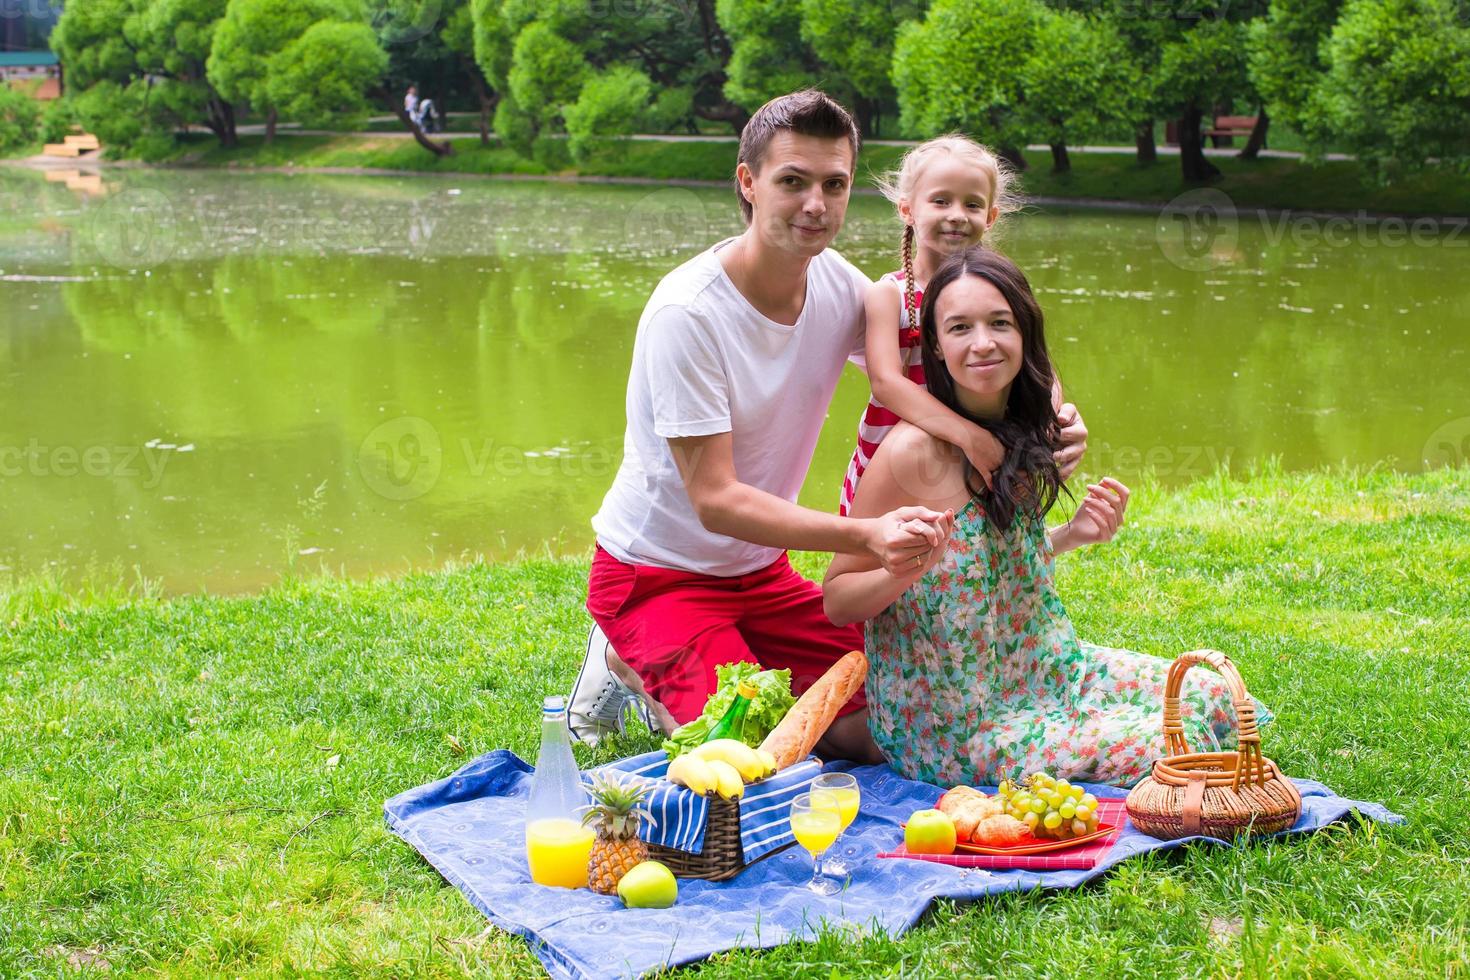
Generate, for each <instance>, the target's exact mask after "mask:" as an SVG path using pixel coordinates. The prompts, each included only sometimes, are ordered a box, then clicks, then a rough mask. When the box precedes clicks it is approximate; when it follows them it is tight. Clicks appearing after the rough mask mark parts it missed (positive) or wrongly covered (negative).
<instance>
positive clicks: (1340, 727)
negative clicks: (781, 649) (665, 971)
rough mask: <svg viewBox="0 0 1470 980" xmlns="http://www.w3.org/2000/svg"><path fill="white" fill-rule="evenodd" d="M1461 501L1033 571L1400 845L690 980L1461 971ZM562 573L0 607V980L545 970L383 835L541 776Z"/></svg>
mask: <svg viewBox="0 0 1470 980" xmlns="http://www.w3.org/2000/svg"><path fill="white" fill-rule="evenodd" d="M1467 487H1470V469H1465V468H1462V469H1459V470H1445V471H1438V472H1433V473H1429V474H1424V475H1416V476H1396V475H1393V474H1389V473H1384V472H1371V473H1366V474H1365V473H1340V474H1331V475H1329V474H1307V475H1283V474H1279V473H1275V472H1266V473H1264V474H1260V475H1255V476H1251V477H1246V478H1238V479H1231V478H1229V477H1218V478H1213V479H1209V480H1205V481H1201V482H1198V483H1195V484H1193V485H1191V486H1189V487H1187V488H1185V489H1183V490H1178V491H1168V492H1166V491H1162V490H1157V489H1155V488H1152V487H1149V486H1141V487H1139V488H1137V491H1136V493H1135V495H1134V502H1135V505H1134V509H1133V514H1132V519H1131V520H1130V522H1129V526H1128V528H1127V529H1126V530H1125V532H1124V533H1123V534H1122V536H1121V537H1120V538H1119V540H1118V541H1117V542H1115V543H1114V544H1113V545H1111V546H1108V547H1103V548H1094V549H1088V550H1086V551H1084V552H1082V553H1080V554H1073V555H1067V556H1065V557H1064V558H1063V559H1062V560H1061V563H1060V577H1061V588H1062V594H1063V596H1064V597H1065V598H1066V600H1067V601H1068V603H1069V606H1070V610H1071V613H1072V615H1073V617H1074V619H1075V621H1076V622H1077V625H1078V629H1079V632H1080V633H1081V634H1082V635H1083V636H1084V637H1087V638H1091V639H1093V640H1096V641H1100V642H1108V643H1114V644H1118V645H1122V646H1128V647H1132V648H1134V649H1138V650H1143V651H1147V652H1151V653H1156V654H1161V655H1172V654H1174V653H1177V652H1178V651H1181V650H1184V649H1189V648H1195V647H1200V646H1214V647H1218V648H1220V649H1223V650H1225V651H1227V652H1228V653H1230V654H1231V655H1232V656H1233V657H1234V658H1235V659H1236V662H1237V663H1238V664H1240V665H1241V667H1242V670H1243V673H1244V676H1245V678H1246V680H1247V683H1248V684H1249V685H1250V687H1251V690H1252V692H1253V693H1255V694H1256V695H1257V696H1259V697H1260V698H1261V699H1262V700H1264V701H1265V702H1267V703H1268V704H1269V705H1270V706H1271V707H1272V708H1273V709H1274V710H1275V711H1276V713H1277V716H1278V721H1277V723H1276V725H1275V726H1274V727H1272V728H1270V729H1268V730H1267V737H1266V750H1267V754H1268V755H1270V756H1272V757H1274V758H1275V759H1276V760H1277V761H1278V762H1279V763H1280V764H1281V766H1282V767H1283V768H1284V769H1285V771H1286V772H1287V773H1290V774H1292V775H1296V776H1299V777H1310V778H1314V779H1320V780H1322V781H1323V782H1326V783H1327V784H1328V785H1330V786H1332V787H1333V788H1334V789H1336V790H1338V791H1339V792H1341V793H1343V794H1345V795H1347V796H1351V797H1357V798H1366V799H1375V800H1381V801H1383V802H1385V803H1387V804H1388V805H1389V806H1390V807H1392V808H1393V809H1396V810H1398V811H1399V812H1401V813H1403V814H1405V815H1406V816H1407V817H1408V818H1409V819H1408V823H1407V824H1406V825H1405V826H1403V827H1398V828H1385V827H1378V826H1370V825H1356V824H1354V825H1345V826H1342V827H1340V828H1336V829H1333V830H1331V831H1329V832H1326V833H1323V834H1319V835H1315V836H1313V837H1311V838H1308V839H1302V840H1295V841H1288V842H1271V843H1258V844H1254V845H1251V846H1247V847H1241V848H1237V849H1229V848H1223V847H1193V848H1188V849H1185V850H1184V851H1183V852H1174V853H1173V855H1172V856H1150V857H1147V858H1144V859H1140V860H1137V861H1134V862H1130V863H1128V864H1126V865H1124V866H1122V867H1120V868H1119V869H1117V870H1115V871H1114V872H1113V873H1111V874H1110V875H1108V876H1106V877H1105V878H1103V879H1102V880H1100V881H1099V882H1097V883H1094V884H1093V885H1091V886H1089V887H1085V888H1082V889H1079V890H1075V891H1069V892H1047V893H1033V894H1025V895H1011V896H1007V897H1004V898H1001V899H998V900H988V901H983V902H979V903H976V904H971V905H963V906H956V905H953V904H950V903H942V904H941V905H940V906H939V907H938V908H936V909H935V910H934V911H933V912H932V913H931V914H929V915H928V916H927V917H926V919H925V921H924V922H923V923H921V924H920V926H919V927H918V928H916V929H915V930H913V931H912V932H910V933H909V934H908V935H906V936H904V937H903V938H901V939H899V940H897V941H889V940H886V939H877V938H870V939H866V940H863V941H859V942H854V941H852V940H850V939H847V938H841V937H838V936H836V935H832V936H829V937H828V938H826V939H825V940H824V941H822V942H819V943H814V944H802V945H789V946H786V947H782V948H780V949H777V950H773V951H769V952H754V953H753V952H733V953H729V954H724V955H720V956H718V957H716V958H715V959H714V960H712V961H710V962H709V963H707V964H705V965H703V966H701V967H698V968H697V972H698V973H699V974H700V975H701V976H710V977H742V978H743V977H749V976H767V977H781V978H784V977H790V976H811V977H817V976H820V977H846V976H871V975H888V976H905V977H908V976H950V975H955V974H956V973H963V974H968V975H978V974H982V973H984V974H994V975H999V976H1005V977H1015V976H1038V977H1040V976H1046V977H1061V976H1080V975H1085V976H1110V977H1111V976H1138V977H1156V976H1178V975H1208V976H1242V975H1248V976H1258V977H1270V976H1281V975H1291V974H1296V975H1301V974H1307V973H1310V974H1315V975H1331V976H1364V977H1370V976H1371V977H1378V976H1384V975H1390V976H1403V975H1419V976H1436V977H1443V976H1449V975H1455V974H1463V973H1465V972H1466V971H1467V969H1470V967H1467V962H1470V835H1467V830H1466V828H1467V799H1470V784H1467V773H1470V747H1467V740H1466V733H1467V732H1470V697H1467V692H1470V657H1467V656H1466V653H1467V651H1470V600H1467V597H1466V588H1465V583H1466V582H1467V581H1470V489H1467ZM823 564H824V562H823V561H822V560H821V558H820V557H818V556H802V557H801V561H800V567H801V568H802V569H803V570H804V571H805V572H807V573H808V574H812V575H816V574H819V573H820V571H821V569H822V567H823ZM585 574H586V561H585V559H583V558H578V559H552V558H531V559H527V560H523V561H520V562H517V563H513V564H503V565H484V564H478V565H470V566H463V567H455V568H448V569H445V570H442V571H438V572H433V573H425V574H417V575H411V576H408V577H406V578H402V579H396V580H386V581H376V582H353V581H346V580H338V579H320V580H315V579H314V580H297V579H290V578H288V579H286V580H285V581H283V582H282V583H281V584H279V585H278V586H276V587H273V588H272V589H270V590H269V591H267V592H265V593H263V594H260V595H257V596H248V597H237V598H219V597H209V596H196V597H186V598H177V599H168V600H164V599H160V598H157V597H154V596H151V595H149V594H147V592H146V591H144V592H139V591H136V590H133V591H118V590H107V589H98V590H95V591H93V592H91V593H89V594H86V595H79V594H76V593H66V592H62V591H60V590H59V589H57V588H56V587H54V586H53V585H50V584H47V583H45V582H36V581H31V582H25V583H14V582H13V583H9V584H8V586H6V587H5V588H3V589H0V630H3V633H0V759H3V760H4V765H3V768H0V975H3V976H7V977H11V976H54V975H58V974H62V973H66V972H68V963H69V962H70V963H72V964H76V965H79V966H80V967H81V968H82V969H83V970H92V971H99V970H100V969H101V968H102V967H101V964H102V962H103V961H105V962H106V964H108V965H109V966H110V967H111V973H112V974H113V975H119V974H148V975H154V976H169V977H171V976H191V977H192V976H204V975H211V976H219V975H228V976H252V975H254V976H274V975H280V974H290V975H294V974H299V973H307V972H310V973H316V972H328V973H335V974H338V975H342V976H354V977H356V976H363V975H366V976H385V977H387V976H393V977H404V976H460V975H463V974H466V973H475V974H479V975H488V976H495V977H516V976H537V975H539V974H540V967H539V965H538V963H537V961H536V960H535V959H534V958H533V957H532V956H531V955H530V954H529V953H528V952H527V951H526V948H525V946H524V944H523V942H522V941H521V940H519V939H515V938H511V937H509V936H506V935H503V934H500V933H498V932H494V931H490V930H487V928H486V923H485V921H484V919H483V918H482V917H481V916H480V915H479V914H478V913H477V912H475V911H473V910H472V909H471V907H470V906H469V904H468V903H467V902H466V901H465V900H464V899H463V898H461V896H460V894H459V893H458V892H457V891H455V890H454V889H453V888H451V887H449V886H447V885H446V884H445V882H444V881H443V880H442V879H441V878H440V877H439V876H438V875H437V874H436V873H435V872H434V871H433V870H432V869H430V868H429V867H428V866H427V865H426V864H424V863H423V862H422V861H421V860H420V859H419V858H418V857H417V856H416V855H415V853H414V852H413V851H412V850H411V849H410V848H409V847H408V845H406V844H404V843H403V842H401V841H400V840H398V839H397V838H395V837H393V836H392V835H391V834H389V833H388V831H387V830H386V828H385V826H384V823H383V819H382V815H381V809H380V808H381V804H382V801H383V800H384V799H385V798H387V797H388V796H391V795H393V794H395V793H397V792H399V791H401V790H404V789H406V788H409V787H411V786H415V785H418V784H420V783H423V782H425V781H427V780H431V779H436V778H439V777H441V776H444V775H445V774H447V773H449V772H450V771H452V770H453V769H454V768H456V767H458V766H459V765H461V764H462V763H464V762H465V761H467V760H468V759H470V758H473V757H474V756H475V755H478V754H479V753H482V752H485V751H488V750H490V749H494V748H498V747H509V748H511V749H513V750H515V751H516V752H517V753H519V754H521V755H522V756H530V757H534V752H535V740H536V738H537V734H536V718H537V708H538V705H539V701H540V698H541V696H542V695H543V694H545V693H547V692H557V691H564V690H565V689H566V688H567V686H568V685H569V683H570V681H571V678H572V676H573V673H574V671H575V670H576V667H577V664H578V661H579V651H580V649H581V645H582V642H583V638H584V636H585V629H586V623H587V620H586V617H585V614H584V612H583V611H582V609H581V598H582V595H583V591H584V588H585ZM655 745H656V743H655V741H654V740H653V738H652V737H651V736H649V735H648V734H647V733H644V732H641V731H640V732H639V733H638V734H636V735H632V734H630V735H629V736H627V737H625V738H624V739H623V740H622V741H621V742H620V743H619V744H616V745H605V746H603V747H602V748H600V749H599V750H598V751H596V752H581V759H582V761H583V762H584V763H592V762H597V761H603V760H606V759H610V758H613V757H615V756H617V755H624V754H629V753H632V752H637V751H644V750H647V749H650V748H652V747H654V746H655Z"/></svg>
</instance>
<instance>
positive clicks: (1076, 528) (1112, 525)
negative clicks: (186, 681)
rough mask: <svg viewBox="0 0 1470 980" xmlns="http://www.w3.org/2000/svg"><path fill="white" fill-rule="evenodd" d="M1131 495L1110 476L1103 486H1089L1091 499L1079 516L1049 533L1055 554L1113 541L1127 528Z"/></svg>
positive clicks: (1089, 498) (1082, 506)
mask: <svg viewBox="0 0 1470 980" xmlns="http://www.w3.org/2000/svg"><path fill="white" fill-rule="evenodd" d="M1128 494H1129V490H1128V488H1127V487H1125V486H1123V484H1121V483H1119V482H1118V481H1117V480H1115V479H1113V478H1112V477H1110V476H1107V477H1103V481H1102V483H1090V484H1088V486H1087V496H1086V497H1083V498H1082V505H1081V506H1080V507H1078V508H1077V513H1075V514H1073V515H1072V519H1071V520H1070V521H1068V522H1067V523H1065V524H1062V525H1060V526H1058V527H1054V528H1052V529H1051V531H1049V532H1048V533H1049V534H1050V536H1051V546H1052V554H1054V555H1060V554H1063V553H1064V552H1068V551H1071V550H1072V549H1073V548H1081V547H1082V546H1083V545H1089V544H1101V543H1102V542H1104V541H1111V540H1113V536H1114V535H1115V534H1117V533H1118V528H1120V527H1122V526H1123V513H1124V511H1126V510H1127V509H1128Z"/></svg>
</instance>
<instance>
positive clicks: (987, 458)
mask: <svg viewBox="0 0 1470 980" xmlns="http://www.w3.org/2000/svg"><path fill="white" fill-rule="evenodd" d="M971 428H972V429H973V430H974V431H972V432H971V433H970V440H969V442H967V443H965V445H964V446H963V447H961V448H963V449H964V451H965V458H966V459H968V460H969V461H970V465H971V466H973V467H975V472H976V473H979V474H980V479H981V480H982V481H983V482H984V483H985V485H986V486H987V487H990V488H992V489H993V488H994V487H995V482H994V474H995V471H996V470H998V469H1000V464H1001V463H1003V462H1005V458H1006V447H1005V446H1004V445H1003V444H1002V443H1001V441H1000V440H999V439H997V438H996V437H995V436H994V435H992V434H991V433H990V430H989V429H983V428H981V427H980V426H978V425H973V424H972V425H971Z"/></svg>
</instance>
